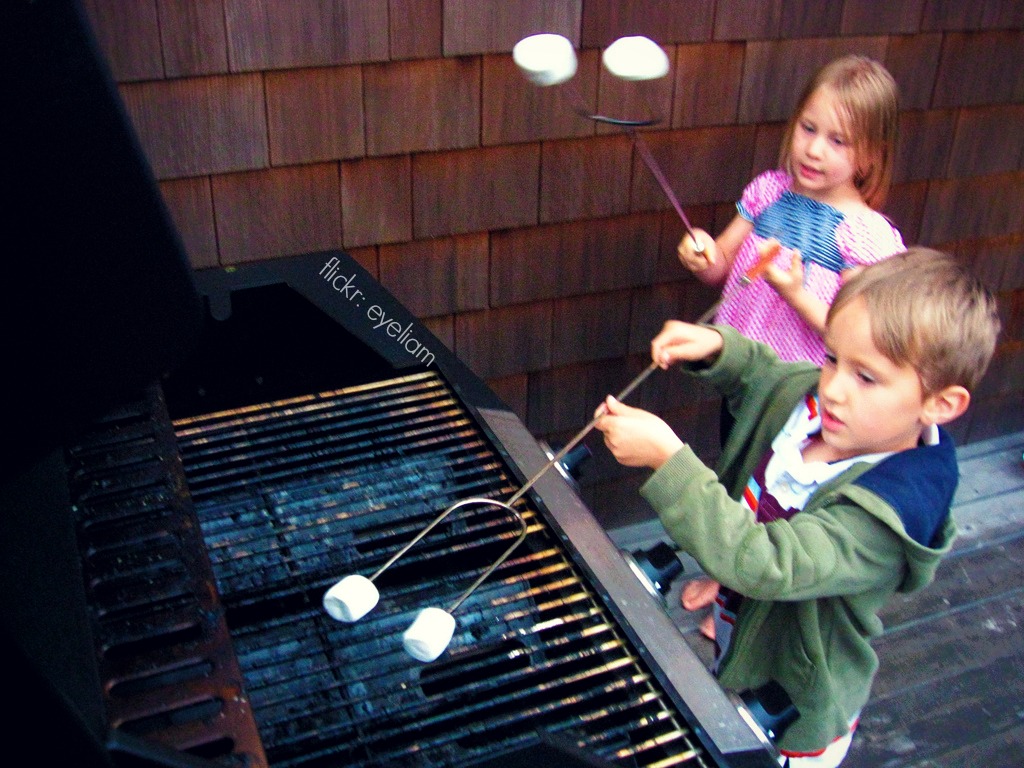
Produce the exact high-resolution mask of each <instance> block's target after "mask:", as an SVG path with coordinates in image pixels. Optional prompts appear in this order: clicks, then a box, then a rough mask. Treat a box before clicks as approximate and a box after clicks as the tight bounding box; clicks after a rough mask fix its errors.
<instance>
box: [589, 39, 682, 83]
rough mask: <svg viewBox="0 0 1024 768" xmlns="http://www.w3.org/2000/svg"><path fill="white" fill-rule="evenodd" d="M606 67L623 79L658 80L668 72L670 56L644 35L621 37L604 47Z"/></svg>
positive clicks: (603, 59) (603, 60)
mask: <svg viewBox="0 0 1024 768" xmlns="http://www.w3.org/2000/svg"><path fill="white" fill-rule="evenodd" d="M601 61H602V62H603V63H604V66H605V69H607V70H608V71H609V72H611V73H612V74H613V75H615V77H617V78H619V79H621V80H657V79H658V78H659V77H664V76H665V75H667V74H668V56H667V55H666V54H665V51H663V50H662V49H661V46H660V45H658V44H657V43H656V42H654V41H653V40H651V39H650V38H649V37H644V36H642V35H633V36H630V37H620V38H619V39H618V40H616V41H615V42H614V43H612V44H611V45H609V46H608V47H607V48H605V49H604V53H603V54H602V55H601Z"/></svg>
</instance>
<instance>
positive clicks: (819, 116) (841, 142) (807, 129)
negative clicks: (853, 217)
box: [789, 86, 861, 205]
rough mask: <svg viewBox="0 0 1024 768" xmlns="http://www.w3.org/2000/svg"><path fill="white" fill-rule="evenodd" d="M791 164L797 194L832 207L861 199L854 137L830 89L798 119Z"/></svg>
mask: <svg viewBox="0 0 1024 768" xmlns="http://www.w3.org/2000/svg"><path fill="white" fill-rule="evenodd" d="M789 161H790V168H791V170H792V173H793V186H794V191H795V192H799V193H800V194H803V195H805V196H807V197H810V198H812V199H814V200H818V201H819V202H822V203H828V204H830V205H836V204H837V203H838V204H842V203H844V202H851V201H859V200H860V199H861V197H860V192H859V191H858V189H857V187H856V185H855V184H854V173H855V172H856V170H857V157H856V152H855V151H854V146H853V137H852V136H851V135H850V133H849V131H848V130H847V127H846V122H845V121H844V120H843V118H842V116H841V114H840V112H839V110H838V109H837V104H836V100H835V97H834V95H833V94H832V91H831V90H830V89H829V88H827V87H824V86H823V87H820V88H818V89H817V90H816V91H815V92H814V93H813V94H811V97H810V98H809V99H808V100H807V104H806V105H805V106H804V108H803V111H802V112H801V113H800V114H799V115H798V116H797V119H796V124H795V126H794V129H793V140H792V143H791V144H790V147H789Z"/></svg>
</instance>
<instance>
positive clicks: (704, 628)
mask: <svg viewBox="0 0 1024 768" xmlns="http://www.w3.org/2000/svg"><path fill="white" fill-rule="evenodd" d="M700 633H701V634H702V635H704V637H706V638H707V639H708V640H714V639H715V617H714V616H713V615H712V614H710V613H709V614H708V615H707V616H705V617H704V618H703V619H702V620H701V622H700Z"/></svg>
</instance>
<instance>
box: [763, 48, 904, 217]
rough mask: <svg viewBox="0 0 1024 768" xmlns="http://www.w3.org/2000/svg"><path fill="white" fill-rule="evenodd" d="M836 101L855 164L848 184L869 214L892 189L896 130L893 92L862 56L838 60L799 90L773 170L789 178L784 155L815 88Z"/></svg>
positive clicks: (881, 70)
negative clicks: (851, 184)
mask: <svg viewBox="0 0 1024 768" xmlns="http://www.w3.org/2000/svg"><path fill="white" fill-rule="evenodd" d="M821 87H825V88H827V89H828V90H829V91H830V92H831V93H832V94H833V95H834V96H835V98H836V102H837V106H838V109H839V111H840V118H841V119H842V121H843V124H844V125H845V126H846V130H847V131H848V132H849V134H850V135H849V139H850V140H851V141H852V142H853V150H854V154H855V157H856V161H857V169H856V171H855V173H854V177H853V183H854V185H855V186H856V187H857V190H858V191H859V192H860V195H861V197H862V198H863V199H864V202H865V203H867V205H868V206H869V207H871V208H873V209H874V210H876V211H877V210H879V209H880V208H881V207H882V205H884V204H885V198H886V195H888V194H889V186H890V185H891V183H892V166H893V161H894V159H895V154H896V139H897V132H898V128H899V89H898V87H897V86H896V81H895V80H893V77H892V75H891V74H889V71H888V70H887V69H886V68H885V67H883V66H882V65H881V64H879V63H878V62H877V61H874V60H873V59H869V58H867V57H866V56H857V55H851V56H843V57H842V58H840V59H836V60H835V61H833V62H831V63H830V64H826V65H825V66H824V67H822V68H821V69H820V70H818V72H817V74H815V75H814V77H812V78H811V80H810V82H808V83H807V85H806V86H805V87H804V91H803V93H802V94H801V95H800V100H799V101H798V102H797V105H796V109H794V110H793V116H792V117H791V118H790V120H789V124H788V125H787V126H786V132H785V134H784V135H783V137H782V145H781V148H780V150H779V167H780V168H784V169H786V171H787V172H789V174H790V175H791V176H792V175H793V169H792V168H791V167H790V157H789V150H790V146H791V144H792V143H793V132H794V131H795V130H796V125H797V122H798V121H799V119H800V114H801V113H802V112H803V111H804V107H806V106H807V102H808V100H810V98H811V96H813V95H814V93H815V91H817V90H818V89H819V88H821Z"/></svg>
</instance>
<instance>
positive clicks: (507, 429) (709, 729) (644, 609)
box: [478, 408, 778, 768]
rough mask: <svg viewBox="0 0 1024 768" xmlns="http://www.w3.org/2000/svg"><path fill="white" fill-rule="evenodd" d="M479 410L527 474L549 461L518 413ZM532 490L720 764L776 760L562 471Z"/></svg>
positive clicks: (769, 763)
mask: <svg viewBox="0 0 1024 768" xmlns="http://www.w3.org/2000/svg"><path fill="white" fill-rule="evenodd" d="M478 413H479V416H480V418H481V419H482V420H483V421H484V422H485V423H486V424H487V426H488V428H489V429H491V430H492V431H493V433H494V434H495V435H496V436H497V438H498V440H499V441H500V443H501V444H502V445H503V446H505V447H507V448H508V449H509V451H510V453H511V454H512V455H513V456H514V457H515V461H516V462H518V463H519V465H520V466H519V469H520V470H521V471H522V472H523V474H524V475H525V476H527V477H532V476H533V474H534V473H535V472H537V471H538V470H539V469H540V468H541V467H542V466H543V465H544V463H545V461H546V457H545V455H544V453H543V452H542V451H541V449H540V446H539V445H538V444H537V441H536V440H535V439H534V438H533V436H532V435H530V433H529V432H528V431H527V430H526V428H525V427H524V426H523V424H522V423H521V422H520V421H519V419H518V418H517V417H516V416H515V415H514V414H512V413H511V412H509V411H499V410H492V409H487V408H480V409H478ZM534 491H535V492H536V495H537V496H538V497H539V498H540V501H541V502H542V503H541V504H539V505H538V507H539V509H540V511H541V513H542V514H544V516H545V517H546V518H547V519H548V520H549V521H550V522H551V524H552V527H553V528H554V529H555V530H556V531H557V532H558V533H559V535H560V536H561V538H562V539H563V541H564V542H565V543H566V544H567V545H568V549H569V551H570V552H571V553H572V554H573V556H574V559H575V560H576V561H577V563H578V564H579V565H581V566H582V567H583V568H585V569H586V571H587V572H588V574H589V575H590V576H591V577H592V580H593V582H594V583H595V584H599V585H601V587H602V590H601V592H600V597H601V598H602V600H603V601H604V602H605V604H606V605H607V606H608V608H609V610H611V611H612V613H613V614H614V615H616V617H617V618H619V619H620V623H621V625H622V626H623V627H624V629H625V630H626V632H627V634H628V635H629V636H630V639H631V640H632V641H633V642H635V643H636V644H637V647H638V649H639V651H640V653H641V654H642V655H643V656H644V658H645V659H646V661H647V662H648V663H649V664H650V665H651V667H652V670H653V672H654V674H655V675H656V677H658V678H659V679H660V680H661V681H662V682H663V684H664V686H665V689H666V690H667V691H668V692H669V693H670V695H671V696H672V698H673V700H674V702H675V704H676V706H678V707H679V708H680V711H681V712H682V713H683V714H684V716H685V717H686V719H687V720H688V721H690V723H691V725H692V726H693V727H694V729H695V732H696V733H697V735H698V736H699V737H700V739H701V741H702V742H703V744H704V746H705V747H707V748H708V749H709V751H711V752H712V753H713V754H716V755H717V756H718V757H719V761H720V764H722V765H728V766H732V767H733V768H741V766H742V768H747V766H750V768H754V766H762V767H763V768H767V767H768V766H772V765H777V764H778V763H777V761H776V760H775V759H774V758H773V757H772V756H771V754H770V753H769V752H768V751H767V750H766V749H765V747H764V745H763V744H762V743H761V741H760V740H759V739H758V738H757V736H756V735H755V734H754V732H753V731H752V730H751V729H750V728H749V726H747V724H746V723H745V722H744V721H743V719H742V718H741V716H740V714H739V712H738V710H737V709H736V707H735V706H734V705H733V704H732V702H731V701H730V700H729V698H728V696H727V695H726V694H725V692H724V691H723V690H722V688H721V687H720V686H719V685H718V683H717V682H716V681H715V680H714V678H713V677H712V676H711V674H710V672H709V671H708V670H707V669H705V667H704V665H703V664H702V663H701V662H700V660H699V659H698V658H697V656H696V655H695V654H694V653H693V651H692V650H691V649H690V647H689V646H688V645H687V644H686V642H685V640H684V639H683V637H682V635H680V634H679V631H678V629H677V628H676V627H675V625H674V624H673V623H672V621H671V619H670V618H669V617H668V615H667V614H666V613H665V611H664V610H663V609H662V608H661V606H659V605H657V603H656V602H655V601H654V599H653V598H652V597H651V596H650V594H648V593H647V591H646V590H645V589H644V588H643V587H642V586H641V584H640V582H639V581H638V580H637V579H636V577H635V576H634V575H633V574H632V572H631V571H630V570H629V566H628V565H627V564H626V562H625V560H624V559H623V558H622V557H620V556H618V550H617V548H616V547H615V545H614V544H613V543H612V542H611V540H610V539H608V536H607V534H606V533H605V532H604V531H603V530H602V529H601V527H600V525H599V524H598V522H597V520H596V519H595V518H594V517H593V515H592V514H590V511H589V510H588V509H587V508H586V507H585V506H584V504H583V502H582V501H580V499H579V497H578V496H576V494H575V493H574V492H573V491H572V489H571V488H570V487H569V485H568V484H567V483H565V481H564V480H562V478H561V477H559V476H558V473H556V472H548V473H546V474H545V475H544V476H543V477H541V478H540V480H538V482H537V484H536V485H535V486H534Z"/></svg>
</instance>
